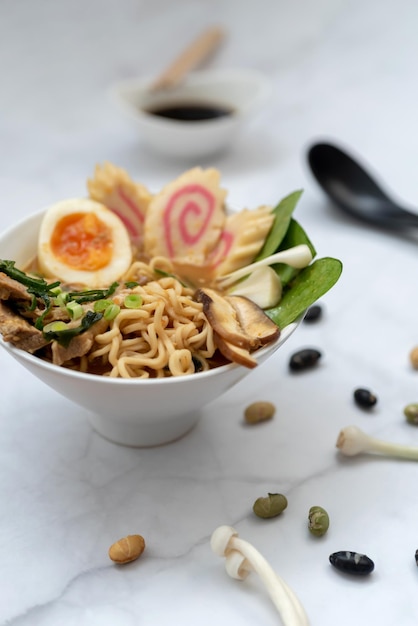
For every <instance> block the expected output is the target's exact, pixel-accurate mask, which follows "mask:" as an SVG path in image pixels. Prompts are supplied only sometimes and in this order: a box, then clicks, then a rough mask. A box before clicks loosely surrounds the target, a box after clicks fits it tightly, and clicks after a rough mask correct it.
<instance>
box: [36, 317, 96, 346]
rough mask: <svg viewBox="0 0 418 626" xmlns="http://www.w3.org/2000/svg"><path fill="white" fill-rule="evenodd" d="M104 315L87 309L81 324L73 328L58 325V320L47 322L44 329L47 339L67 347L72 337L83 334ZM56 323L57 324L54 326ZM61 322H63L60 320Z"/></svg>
mask: <svg viewBox="0 0 418 626" xmlns="http://www.w3.org/2000/svg"><path fill="white" fill-rule="evenodd" d="M102 317H103V314H102V313H94V312H93V311H87V313H86V314H85V316H84V317H83V319H82V320H81V323H80V324H79V326H74V327H72V328H68V327H65V328H63V327H62V326H58V325H57V323H56V322H53V323H52V324H47V325H46V326H45V328H44V330H43V335H44V337H45V339H49V340H51V341H54V340H55V341H58V343H59V344H60V345H62V346H64V348H66V347H67V346H68V345H69V343H70V341H71V339H73V337H76V336H77V335H81V334H82V333H84V332H85V331H86V330H88V329H89V328H91V327H92V326H93V324H95V323H96V322H98V321H99V320H101V319H102ZM54 324H55V326H54ZM59 324H61V322H59Z"/></svg>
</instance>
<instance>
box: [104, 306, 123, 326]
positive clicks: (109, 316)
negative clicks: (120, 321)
mask: <svg viewBox="0 0 418 626" xmlns="http://www.w3.org/2000/svg"><path fill="white" fill-rule="evenodd" d="M119 313H120V306H118V305H117V304H114V303H113V302H112V304H110V305H109V306H108V307H107V309H106V310H105V312H104V318H105V320H107V321H108V322H110V321H111V320H114V319H115V317H116V316H117V315H119Z"/></svg>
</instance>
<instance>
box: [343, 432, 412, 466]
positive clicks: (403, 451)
mask: <svg viewBox="0 0 418 626" xmlns="http://www.w3.org/2000/svg"><path fill="white" fill-rule="evenodd" d="M336 445H337V448H338V449H339V450H340V452H342V453H343V454H345V455H346V456H356V455H357V454H361V453H362V452H367V453H372V454H373V453H374V454H383V455H385V456H392V457H399V458H403V459H411V460H413V461H418V448H417V447H415V446H404V445H400V444H395V443H390V442H389V441H382V440H381V439H375V438H374V437H371V436H370V435H367V434H366V433H365V432H363V431H362V430H361V429H360V428H357V426H346V428H343V429H342V430H341V432H340V434H339V435H338V439H337V444H336Z"/></svg>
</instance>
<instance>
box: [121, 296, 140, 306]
mask: <svg viewBox="0 0 418 626" xmlns="http://www.w3.org/2000/svg"><path fill="white" fill-rule="evenodd" d="M123 304H124V306H126V308H127V309H139V307H140V306H142V297H141V296H140V295H139V293H131V294H129V296H126V297H125V299H124V301H123Z"/></svg>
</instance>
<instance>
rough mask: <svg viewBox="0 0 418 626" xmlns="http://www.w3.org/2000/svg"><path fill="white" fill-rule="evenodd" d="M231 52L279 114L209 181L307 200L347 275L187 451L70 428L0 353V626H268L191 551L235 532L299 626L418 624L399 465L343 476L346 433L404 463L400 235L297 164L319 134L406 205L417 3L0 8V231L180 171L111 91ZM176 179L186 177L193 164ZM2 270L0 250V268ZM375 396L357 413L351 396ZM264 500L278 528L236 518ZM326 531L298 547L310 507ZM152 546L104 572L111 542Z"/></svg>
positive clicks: (74, 412)
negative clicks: (356, 158)
mask: <svg viewBox="0 0 418 626" xmlns="http://www.w3.org/2000/svg"><path fill="white" fill-rule="evenodd" d="M213 21H216V22H219V23H222V24H224V25H225V26H226V28H227V29H228V32H229V38H228V41H227V43H226V45H225V46H224V48H223V49H222V51H221V52H220V54H219V55H218V56H217V57H216V59H214V61H213V63H212V65H213V66H214V67H251V68H256V69H259V70H262V71H264V72H265V73H266V74H267V75H269V76H270V77H271V78H272V79H273V81H274V83H275V93H274V98H273V100H272V101H271V102H270V104H269V105H268V106H267V108H266V109H265V110H264V111H263V113H262V114H261V115H260V116H259V117H258V119H257V120H256V121H254V123H253V124H252V126H250V127H249V128H248V129H247V132H246V133H245V134H244V135H243V136H242V137H241V138H240V140H239V142H238V143H237V144H236V145H235V146H234V148H233V149H232V150H231V151H230V152H229V153H228V154H225V155H224V156H222V157H219V158H217V159H214V160H212V161H211V164H213V165H215V166H216V167H219V168H220V170H221V171H222V176H223V182H224V184H225V186H227V187H228V188H229V190H230V200H231V201H232V202H233V203H234V204H238V205H240V204H248V205H249V206H256V205H257V204H258V203H274V202H275V201H276V200H278V199H279V198H280V197H282V196H283V195H285V194H286V193H288V192H290V191H292V190H293V189H295V188H299V187H303V188H304V189H305V193H304V196H303V199H302V201H301V203H300V206H299V208H298V209H297V214H296V217H297V218H298V219H299V221H301V222H302V224H303V225H304V226H305V228H306V229H307V230H308V232H309V234H310V235H311V237H312V239H313V241H314V243H315V244H316V247H317V249H318V252H319V256H325V255H333V256H338V257H340V258H341V259H342V260H343V262H344V266H345V267H344V273H343V277H342V278H341V280H340V282H339V284H338V286H337V287H336V288H335V289H334V290H333V291H332V292H331V293H329V294H328V295H327V296H326V297H325V298H324V299H323V301H322V304H323V305H324V309H325V316H324V319H323V320H322V321H321V322H320V323H318V324H316V325H310V326H308V325H307V324H306V325H303V326H302V327H301V328H300V329H299V330H298V331H297V333H296V334H295V335H294V336H293V337H292V338H291V339H290V340H289V342H288V343H287V344H286V345H285V346H284V347H283V348H282V349H281V350H280V351H279V352H277V353H276V355H275V356H274V357H273V358H272V359H271V360H270V361H269V362H268V363H266V364H264V365H262V366H261V367H260V368H259V369H257V370H256V371H254V372H253V373H252V374H251V376H250V377H249V378H247V379H246V380H245V382H244V383H242V384H240V385H238V386H237V387H236V388H234V389H233V390H231V391H230V392H228V393H227V394H226V395H225V396H224V397H221V398H219V399H218V400H216V401H215V402H214V403H213V404H212V405H211V406H208V407H207V408H205V409H204V410H203V411H202V418H201V420H200V422H199V424H198V426H197V427H196V428H195V429H194V430H193V432H191V433H190V434H189V435H188V436H187V437H185V438H184V439H182V440H180V441H178V442H176V443H173V444H171V445H168V446H165V447H161V448H155V449H145V450H144V449H129V448H124V447H119V446H116V445H113V444H111V443H109V442H107V441H105V440H103V439H101V438H100V436H98V435H97V434H95V433H94V432H92V431H91V429H90V427H89V425H88V422H87V419H86V415H85V414H84V413H83V411H82V410H81V409H79V408H77V407H76V405H72V404H70V403H69V402H68V401H66V400H64V399H62V398H61V397H60V396H58V395H57V394H55V393H54V392H53V391H51V390H49V389H48V388H47V387H45V386H43V385H42V383H40V382H38V381H37V380H35V379H34V378H32V377H30V376H29V374H27V373H26V372H25V371H23V370H22V369H21V368H20V367H19V366H18V364H17V363H15V362H14V361H13V360H12V359H11V358H10V357H9V355H8V354H7V353H6V352H5V351H1V352H0V367H1V372H2V376H1V383H0V384H1V405H0V420H1V428H0V494H1V512H0V546H1V548H0V550H1V552H0V553H1V557H0V623H1V624H4V625H6V624H7V625H8V626H38V625H42V626H58V625H60V626H61V625H65V626H71V625H73V624H77V626H91V625H94V626H97V625H99V624H100V625H101V626H108V625H109V626H110V625H112V626H113V625H115V624H117V625H118V626H133V625H138V624H144V625H145V624H146V625H147V626H154V625H155V626H157V625H158V626H161V625H162V624H183V625H184V626H186V625H190V626H191V625H193V626H195V625H196V624H199V626H209V625H210V626H212V625H213V624H217V625H218V626H224V625H225V626H226V624H242V625H243V626H245V625H247V624H248V625H249V624H255V623H257V624H263V625H266V626H267V625H269V624H277V623H280V619H279V617H278V615H277V614H276V612H275V610H274V608H273V605H272V603H271V602H270V600H269V598H268V596H267V594H266V592H265V590H264V588H263V587H262V585H261V583H260V581H259V579H258V577H257V576H256V575H255V574H253V575H252V576H250V578H248V579H247V581H245V582H237V581H234V580H232V579H230V578H228V577H227V575H226V573H225V571H224V564H223V562H222V561H221V560H220V559H219V558H218V557H216V556H215V555H213V554H212V553H211V551H210V547H209V538H210V535H211V533H212V531H213V530H214V529H215V528H216V527H217V526H219V525H220V524H231V525H234V526H235V527H236V528H237V530H238V531H239V533H240V536H242V537H243V538H245V539H247V540H249V541H251V542H252V543H253V544H254V545H255V546H257V548H258V549H259V550H260V551H261V552H262V553H263V554H264V555H265V556H266V558H267V559H268V560H269V561H270V562H271V564H272V565H273V567H274V568H275V569H276V571H277V572H278V573H279V574H280V575H281V576H282V577H283V578H284V579H285V580H286V581H287V582H288V583H289V584H290V585H291V586H292V587H293V589H294V590H295V591H296V593H297V594H298V596H299V598H300V599H301V601H302V603H303V605H304V606H305V608H306V611H307V613H308V615H309V618H310V622H311V624H312V625H317V626H319V625H320V626H334V625H335V624H337V623H338V624H339V625H340V626H348V625H351V624H354V623H356V624H359V625H361V626H363V625H366V624H379V626H393V625H394V624H400V625H402V626H410V625H411V626H412V625H415V624H416V623H417V620H418V608H417V602H416V597H417V585H418V569H417V566H416V564H415V559H414V554H415V550H416V548H418V500H417V497H416V494H417V489H418V488H417V481H418V465H417V464H415V463H413V462H399V461H395V460H389V459H383V458H371V457H362V458H356V459H351V460H347V459H343V458H341V457H340V456H339V455H338V454H337V453H336V449H335V441H336V438H337V435H338V432H339V430H340V428H341V427H343V426H345V425H347V424H350V423H353V424H357V425H358V426H360V427H361V428H363V429H364V430H366V431H367V432H370V433H371V434H374V435H376V436H378V437H380V438H383V439H390V440H393V441H397V442H403V443H408V444H412V445H414V444H415V445H418V430H417V429H416V428H414V427H412V426H410V425H408V424H407V423H406V421H405V419H404V417H403V413H402V410H403V407H404V406H405V404H406V403H408V402H412V401H418V373H417V372H416V371H413V370H412V369H411V367H410V365H409V362H408V353H409V351H410V349H411V348H412V347H413V346H414V345H416V344H418V323H417V310H418V290H417V286H416V276H417V274H418V254H417V245H418V237H417V236H416V234H415V235H413V234H412V233H411V235H410V236H409V235H406V236H403V237H401V236H396V235H391V234H389V233H383V232H376V231H375V230H373V229H372V228H368V227H365V226H362V225H359V224H357V223H356V222H355V221H354V220H351V219H349V218H345V217H344V216H342V215H340V214H338V213H337V212H336V211H334V210H333V209H332V208H331V207H330V206H329V205H328V204H327V202H326V201H325V199H324V197H323V195H322V194H321V192H320V191H319V189H318V188H317V186H316V184H315V183H314V181H313V179H312V177H311V176H310V174H309V172H308V170H307V167H306V162H305V151H306V147H307V146H308V145H309V144H310V143H311V142H312V141H314V140H316V139H318V138H323V137H327V138H330V139H333V140H335V141H338V142H342V143H343V144H346V145H347V146H349V147H350V148H351V149H352V150H353V151H354V152H356V153H359V154H361V155H362V156H363V158H364V159H365V160H366V161H367V162H368V163H370V165H371V167H372V169H373V170H374V171H375V172H377V173H378V174H379V176H380V177H381V178H382V180H384V181H385V183H386V185H387V187H388V188H390V189H391V190H392V191H393V194H394V195H396V196H397V197H399V198H402V200H403V201H404V202H405V204H410V205H412V206H417V207H418V178H417V163H418V142H417V130H418V124H417V119H418V118H417V101H418V81H417V68H416V59H417V58H418V38H417V36H416V26H417V23H418V5H417V4H416V3H415V2H413V0H397V1H396V2H395V1H394V0H379V1H378V0H366V1H364V0H354V1H351V2H349V1H348V0H316V2H312V1H311V0H299V1H297V2H294V3H290V2H285V1H284V0H257V2H241V1H240V0H224V1H222V2H221V0H213V1H212V2H209V0H208V1H203V0H200V1H195V2H192V1H191V0H190V1H186V0H184V1H183V0H179V1H171V2H170V1H169V0H166V1H164V0H152V1H151V0H149V1H144V2H141V1H140V0H119V1H118V2H110V0H105V1H103V0H102V1H99V0H72V1H71V2H70V1H63V2H52V1H47V0H36V1H35V2H34V1H33V0H32V1H31V0H20V1H19V2H13V1H12V0H3V2H2V3H1V4H0V63H1V90H0V94H1V96H0V137H1V141H0V202H1V204H0V207H1V209H0V210H1V216H2V226H3V227H6V226H7V225H9V224H11V223H13V222H14V221H15V220H16V219H17V218H19V217H21V216H24V215H27V214H29V213H31V212H32V211H35V210H36V209H38V208H40V207H41V206H43V205H45V204H49V203H51V202H54V201H56V200H59V199H62V198H65V197H69V196H77V195H82V194H84V193H85V180H86V178H87V177H88V176H89V175H90V174H91V172H92V170H93V168H94V165H95V164H96V163H97V162H102V161H104V160H106V159H107V160H111V161H113V162H114V163H116V164H118V165H120V166H122V167H125V168H126V169H128V171H129V172H130V173H131V174H132V176H134V177H135V178H136V179H138V180H141V181H143V182H144V183H146V184H147V185H149V186H150V187H159V186H160V185H161V184H163V183H164V182H167V181H168V180H170V179H171V178H173V177H174V176H176V175H177V174H179V173H180V172H181V171H182V170H184V169H185V164H184V163H179V162H176V163H173V162H164V161H161V160H160V159H158V158H157V157H154V156H152V155H150V154H148V153H147V152H146V150H145V149H144V148H143V146H142V145H141V142H140V140H139V138H138V137H137V136H136V134H135V132H134V131H133V128H132V127H131V125H130V123H129V122H128V121H127V120H126V119H125V118H123V117H122V116H121V115H120V114H119V112H118V111H117V110H116V109H115V107H114V105H113V104H112V103H111V102H109V100H108V99H107V90H108V88H109V85H110V84H112V82H113V81H115V80H119V79H121V78H129V77H132V76H140V75H142V74H149V73H150V72H154V71H155V72H157V71H158V70H160V69H162V68H163V66H164V64H165V63H166V62H167V61H168V60H169V59H170V58H171V55H172V54H173V53H174V52H177V51H179V50H180V48H181V47H182V45H183V43H184V42H187V41H189V40H190V39H191V37H193V36H195V34H197V32H199V31H200V30H201V29H202V28H203V26H204V25H206V24H207V23H208V22H213ZM188 165H189V164H186V166H188ZM0 256H1V251H0ZM308 345H309V346H314V347H318V348H319V349H320V350H321V351H322V352H323V358H322V362H321V365H320V366H319V367H318V368H317V369H315V370H314V371H310V372H306V373H304V374H300V375H297V376H295V375H291V374H290V373H289V371H288V359H289V356H290V354H291V353H292V352H294V351H295V350H296V349H298V348H300V347H305V346H308ZM357 386H367V387H370V388H371V389H373V390H374V391H375V393H376V394H377V395H378V397H379V402H378V405H377V406H376V408H375V410H374V411H373V412H371V413H365V412H363V411H361V410H359V409H358V408H357V407H356V406H355V405H354V403H353V400H352V391H353V389H354V388H355V387H357ZM256 399H265V400H271V401H272V402H274V403H275V405H276V407H277V413H276V416H275V419H274V420H273V421H271V422H269V423H266V424H264V425H262V426H259V427H254V428H248V427H247V428H246V427H244V425H243V421H242V414H243V410H244V408H245V407H246V405H247V404H248V403H249V402H251V401H253V400H256ZM267 491H280V492H282V493H284V494H286V495H287V497H288V500H289V506H288V509H287V510H286V512H285V513H284V514H283V515H282V516H281V517H280V518H277V519H275V520H271V521H263V520H259V519H258V518H255V516H254V515H253V514H252V510H251V508H252V503H253V501H254V500H255V499H256V498H257V497H258V496H260V495H264V494H265V493H266V492H267ZM313 504H320V505H322V506H324V507H325V508H326V509H327V510H328V511H329V514H330V518H331V527H330V530H329V532H328V534H327V535H326V536H325V537H324V538H322V539H319V540H318V539H315V538H312V537H311V536H309V534H308V531H307V528H306V517H307V512H308V509H309V507H310V506H311V505H313ZM132 533H141V534H143V536H144V537H145V539H146V542H147V549H146V552H145V553H144V555H143V556H142V558H141V559H140V560H138V561H137V562H135V563H133V564H131V565H129V566H126V567H117V566H115V565H114V564H112V563H111V562H110V561H109V559H108V556H107V550H108V547H109V545H110V544H111V543H112V542H113V541H115V540H116V539H118V538H119V537H121V536H124V535H126V534H132ZM341 549H351V550H357V551H360V552H364V553H366V554H368V555H369V556H370V557H371V558H373V559H374V561H375V564H376V568H375V572H374V573H373V574H372V576H370V577H369V578H367V579H363V580H358V579H351V578H347V577H346V576H342V575H339V574H338V572H336V571H335V570H333V569H332V568H331V566H330V565H329V562H328V556H329V554H330V553H331V552H333V551H335V550H341Z"/></svg>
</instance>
